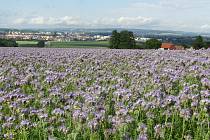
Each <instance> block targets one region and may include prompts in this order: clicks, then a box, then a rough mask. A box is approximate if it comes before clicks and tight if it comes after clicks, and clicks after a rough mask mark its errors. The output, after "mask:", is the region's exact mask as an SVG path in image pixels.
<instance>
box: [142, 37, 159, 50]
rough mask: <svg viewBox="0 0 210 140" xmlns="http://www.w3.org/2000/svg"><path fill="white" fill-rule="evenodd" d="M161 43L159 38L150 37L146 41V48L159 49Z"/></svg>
mask: <svg viewBox="0 0 210 140" xmlns="http://www.w3.org/2000/svg"><path fill="white" fill-rule="evenodd" d="M161 44H162V43H161V42H160V41H159V40H157V39H150V40H147V41H146V43H145V49H159V48H160V47H161Z"/></svg>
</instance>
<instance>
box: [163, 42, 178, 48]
mask: <svg viewBox="0 0 210 140" xmlns="http://www.w3.org/2000/svg"><path fill="white" fill-rule="evenodd" d="M161 49H163V50H176V46H175V45H174V44H172V43H162V45H161Z"/></svg>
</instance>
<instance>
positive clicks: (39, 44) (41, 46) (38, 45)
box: [37, 40, 45, 48]
mask: <svg viewBox="0 0 210 140" xmlns="http://www.w3.org/2000/svg"><path fill="white" fill-rule="evenodd" d="M44 46H45V41H43V40H40V41H39V42H38V44H37V47H40V48H43V47H44Z"/></svg>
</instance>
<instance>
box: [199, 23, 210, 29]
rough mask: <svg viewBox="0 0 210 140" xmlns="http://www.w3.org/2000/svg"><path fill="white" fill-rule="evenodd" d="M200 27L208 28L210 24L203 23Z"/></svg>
mask: <svg viewBox="0 0 210 140" xmlns="http://www.w3.org/2000/svg"><path fill="white" fill-rule="evenodd" d="M201 29H204V30H205V29H210V24H204V25H202V26H201Z"/></svg>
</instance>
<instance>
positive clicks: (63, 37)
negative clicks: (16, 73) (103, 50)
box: [0, 31, 110, 41]
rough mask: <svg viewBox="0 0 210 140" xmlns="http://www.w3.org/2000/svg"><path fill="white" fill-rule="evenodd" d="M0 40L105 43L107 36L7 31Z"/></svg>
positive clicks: (108, 37) (1, 35)
mask: <svg viewBox="0 0 210 140" xmlns="http://www.w3.org/2000/svg"><path fill="white" fill-rule="evenodd" d="M0 38H3V39H15V40H44V41H77V40H78V41H90V40H91V41H93V40H95V41H106V40H109V39H110V36H109V35H92V34H87V33H84V32H82V33H81V32H78V33H77V32H35V33H34V32H19V31H9V32H5V33H0Z"/></svg>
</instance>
